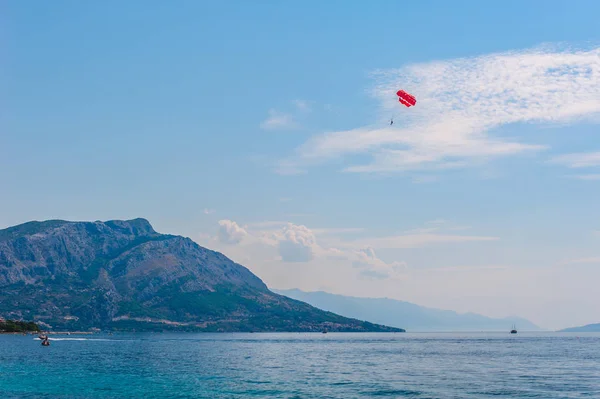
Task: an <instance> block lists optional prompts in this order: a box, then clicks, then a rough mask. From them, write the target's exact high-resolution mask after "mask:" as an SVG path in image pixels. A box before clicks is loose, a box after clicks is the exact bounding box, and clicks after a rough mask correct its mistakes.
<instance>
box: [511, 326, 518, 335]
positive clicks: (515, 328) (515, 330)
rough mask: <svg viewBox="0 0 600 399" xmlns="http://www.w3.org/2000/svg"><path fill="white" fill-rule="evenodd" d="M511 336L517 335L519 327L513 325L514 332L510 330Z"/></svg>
mask: <svg viewBox="0 0 600 399" xmlns="http://www.w3.org/2000/svg"><path fill="white" fill-rule="evenodd" d="M510 333H511V334H516V333H517V327H516V326H515V325H514V324H513V327H512V330H510Z"/></svg>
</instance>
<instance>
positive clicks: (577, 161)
mask: <svg viewBox="0 0 600 399" xmlns="http://www.w3.org/2000/svg"><path fill="white" fill-rule="evenodd" d="M550 162H551V163H555V164H560V165H564V166H566V167H568V168H572V169H576V168H590V167H594V166H600V151H597V152H578V153H572V154H563V155H559V156H557V157H554V158H552V159H551V160H550Z"/></svg>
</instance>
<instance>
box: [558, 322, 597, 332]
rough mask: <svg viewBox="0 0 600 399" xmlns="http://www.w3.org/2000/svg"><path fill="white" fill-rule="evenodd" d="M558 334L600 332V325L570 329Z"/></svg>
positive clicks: (587, 325) (594, 324)
mask: <svg viewBox="0 0 600 399" xmlns="http://www.w3.org/2000/svg"><path fill="white" fill-rule="evenodd" d="M558 332H600V323H592V324H586V325H584V326H577V327H569V328H564V329H562V330H558Z"/></svg>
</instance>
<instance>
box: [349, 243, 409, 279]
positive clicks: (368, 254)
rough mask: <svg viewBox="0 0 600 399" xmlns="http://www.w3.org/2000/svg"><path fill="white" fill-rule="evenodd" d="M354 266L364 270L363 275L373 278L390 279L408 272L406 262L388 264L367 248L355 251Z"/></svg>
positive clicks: (371, 249)
mask: <svg viewBox="0 0 600 399" xmlns="http://www.w3.org/2000/svg"><path fill="white" fill-rule="evenodd" d="M352 254H353V255H354V256H353V257H354V259H353V262H352V265H353V266H354V267H358V268H360V269H363V270H362V271H361V274H362V275H363V276H365V277H371V278H388V277H391V276H393V275H396V274H400V273H402V272H403V271H405V270H406V267H407V266H406V262H392V263H386V262H384V261H383V260H381V259H380V258H379V257H377V255H376V254H375V250H374V249H373V248H371V247H366V248H362V249H359V250H357V251H353V252H352Z"/></svg>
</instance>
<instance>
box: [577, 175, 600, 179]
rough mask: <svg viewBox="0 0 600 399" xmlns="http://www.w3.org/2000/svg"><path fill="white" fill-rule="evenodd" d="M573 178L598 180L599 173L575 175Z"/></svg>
mask: <svg viewBox="0 0 600 399" xmlns="http://www.w3.org/2000/svg"><path fill="white" fill-rule="evenodd" d="M573 178H575V179H578V180H600V174H587V175H575V176H573Z"/></svg>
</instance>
